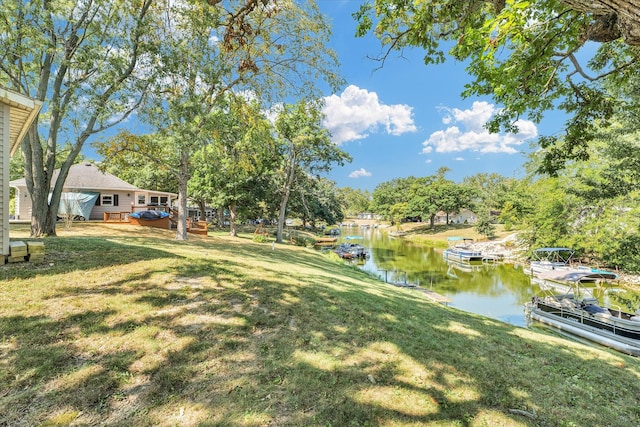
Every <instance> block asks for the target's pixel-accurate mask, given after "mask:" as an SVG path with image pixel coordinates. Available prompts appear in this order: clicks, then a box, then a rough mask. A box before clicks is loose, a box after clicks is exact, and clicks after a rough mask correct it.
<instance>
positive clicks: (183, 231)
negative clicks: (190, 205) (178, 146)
mask: <svg viewBox="0 0 640 427" xmlns="http://www.w3.org/2000/svg"><path fill="white" fill-rule="evenodd" d="M188 184H189V154H188V152H187V150H182V152H181V154H180V170H179V172H178V223H177V230H176V240H187V186H188Z"/></svg>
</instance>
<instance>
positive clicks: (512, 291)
mask: <svg viewBox="0 0 640 427" xmlns="http://www.w3.org/2000/svg"><path fill="white" fill-rule="evenodd" d="M342 231H343V235H361V236H362V237H363V239H362V240H361V241H360V243H361V244H362V245H363V246H365V247H366V248H367V249H368V251H369V254H370V257H369V258H368V259H367V260H366V261H365V262H364V263H362V264H361V267H362V268H363V269H364V270H366V271H369V272H372V273H374V274H377V275H378V276H380V277H381V280H385V277H386V279H387V281H389V282H399V283H405V282H407V283H413V284H418V285H420V286H422V287H424V288H428V289H432V290H434V291H435V292H438V293H439V294H442V295H445V296H447V297H449V298H451V300H452V303H450V305H451V306H453V307H456V308H458V309H461V310H464V311H468V312H471V313H477V314H481V315H483V316H487V317H490V318H494V319H498V320H501V321H503V322H507V323H510V324H513V325H517V326H526V320H525V315H524V309H523V304H524V303H525V302H527V301H529V300H530V299H531V297H532V296H533V295H535V294H537V293H539V289H538V288H537V286H535V285H533V284H531V281H530V279H529V278H528V277H527V276H526V275H525V274H524V272H523V271H522V269H521V268H514V266H513V265H506V264H500V263H496V264H486V263H478V264H476V265H473V266H469V265H459V264H455V263H453V264H448V263H447V262H446V261H445V260H444V258H443V257H442V251H441V250H439V249H434V248H431V247H425V246H423V245H418V244H414V243H412V242H411V241H410V240H406V239H402V238H393V237H389V236H388V235H387V234H386V233H382V232H381V231H380V230H378V229H361V228H346V229H343V230H342Z"/></svg>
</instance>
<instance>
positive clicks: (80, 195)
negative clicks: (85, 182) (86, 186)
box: [49, 191, 100, 219]
mask: <svg viewBox="0 0 640 427" xmlns="http://www.w3.org/2000/svg"><path fill="white" fill-rule="evenodd" d="M99 195H100V193H94V192H91V191H83V192H80V191H77V192H76V191H74V192H69V193H62V195H61V196H60V206H58V215H59V216H67V215H72V216H73V217H82V218H83V219H89V217H90V216H91V210H92V209H93V206H94V205H95V204H96V199H97V198H98V196H99ZM49 200H51V194H49Z"/></svg>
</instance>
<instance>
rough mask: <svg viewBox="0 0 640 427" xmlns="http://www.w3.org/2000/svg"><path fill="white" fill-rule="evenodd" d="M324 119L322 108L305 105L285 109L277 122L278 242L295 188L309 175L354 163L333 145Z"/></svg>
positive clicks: (309, 104) (299, 104) (280, 240)
mask: <svg viewBox="0 0 640 427" xmlns="http://www.w3.org/2000/svg"><path fill="white" fill-rule="evenodd" d="M322 119H323V116H322V113H321V112H320V106H319V105H318V104H316V103H313V102H305V101H301V102H298V103H297V104H295V105H285V106H283V108H282V111H281V112H280V114H279V115H278V118H277V119H276V124H275V126H276V131H277V138H278V143H279V146H280V159H281V160H280V161H281V164H280V166H279V168H278V177H277V182H278V188H279V192H280V209H279V212H278V231H277V236H276V241H277V242H279V243H281V242H282V234H283V229H284V223H285V219H286V214H287V204H288V203H289V197H290V196H291V191H292V189H293V187H294V184H295V183H296V182H300V180H301V179H303V176H304V175H305V174H308V175H312V176H314V175H316V176H317V175H319V174H321V173H323V172H327V171H328V170H330V168H331V166H332V165H333V164H338V165H342V164H344V162H345V161H351V157H350V156H349V155H348V154H347V153H345V152H344V151H342V150H340V149H339V148H338V147H337V146H336V145H335V144H333V143H332V142H331V138H330V136H329V132H328V131H327V129H326V128H324V127H323V126H322Z"/></svg>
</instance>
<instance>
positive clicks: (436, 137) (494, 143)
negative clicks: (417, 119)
mask: <svg viewBox="0 0 640 427" xmlns="http://www.w3.org/2000/svg"><path fill="white" fill-rule="evenodd" d="M441 110H443V111H445V112H446V115H445V116H444V117H443V118H442V123H443V124H445V125H446V126H447V128H446V129H444V130H439V131H436V132H434V133H432V134H431V135H430V136H429V139H427V140H426V141H424V142H423V143H422V145H423V147H424V148H423V149H422V153H424V154H428V153H431V152H432V151H434V150H435V151H436V152H438V153H451V152H459V151H477V152H481V153H508V154H513V153H517V152H518V150H516V149H515V148H514V147H517V146H519V145H521V144H522V143H523V142H524V141H526V140H527V139H530V138H535V137H536V136H537V135H538V129H537V128H536V125H535V124H534V123H533V122H531V121H529V120H518V121H517V122H516V126H517V127H518V129H519V131H518V133H517V134H512V133H510V134H497V133H490V132H489V131H488V130H486V129H485V128H484V124H485V123H487V121H489V119H491V117H492V116H493V114H494V113H495V112H496V108H495V106H494V105H493V104H489V103H488V102H484V101H476V102H474V103H473V105H472V107H471V109H470V110H460V109H458V108H453V109H451V108H446V107H443V108H442V109H441Z"/></svg>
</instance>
